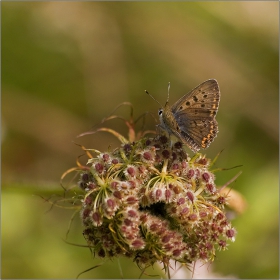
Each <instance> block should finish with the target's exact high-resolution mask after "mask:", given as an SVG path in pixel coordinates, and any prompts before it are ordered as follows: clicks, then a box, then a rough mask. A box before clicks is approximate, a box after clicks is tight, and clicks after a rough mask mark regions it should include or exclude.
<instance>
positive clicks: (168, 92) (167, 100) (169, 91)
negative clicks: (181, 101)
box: [166, 82, 170, 104]
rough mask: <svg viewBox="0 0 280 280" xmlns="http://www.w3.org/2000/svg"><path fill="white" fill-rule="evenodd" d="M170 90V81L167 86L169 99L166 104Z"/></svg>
mask: <svg viewBox="0 0 280 280" xmlns="http://www.w3.org/2000/svg"><path fill="white" fill-rule="evenodd" d="M169 92H170V82H169V83H168V87H167V101H166V104H167V103H168V101H169Z"/></svg>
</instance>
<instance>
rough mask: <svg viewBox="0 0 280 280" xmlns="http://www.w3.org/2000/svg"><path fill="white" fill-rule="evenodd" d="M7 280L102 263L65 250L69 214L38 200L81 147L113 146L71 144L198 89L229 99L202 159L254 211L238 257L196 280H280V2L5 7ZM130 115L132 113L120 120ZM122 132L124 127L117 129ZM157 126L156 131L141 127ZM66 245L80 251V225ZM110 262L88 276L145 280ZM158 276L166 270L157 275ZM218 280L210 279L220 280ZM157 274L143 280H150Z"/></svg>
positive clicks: (243, 218) (64, 274) (238, 223)
mask: <svg viewBox="0 0 280 280" xmlns="http://www.w3.org/2000/svg"><path fill="white" fill-rule="evenodd" d="M1 6H2V126H1V127H2V209H1V210H2V212H1V214H2V219H1V220H2V277H1V278H75V277H76V276H77V274H78V273H79V272H82V271H83V270H86V269H88V268H90V267H91V266H94V265H96V264H99V263H100V262H101V260H99V259H94V260H93V259H92V257H91V255H90V252H89V250H88V249H87V248H81V247H75V246H71V245H68V244H66V243H65V242H64V241H63V239H64V238H65V234H66V231H67V228H68V223H69V220H70V218H71V215H72V213H73V212H72V211H69V210H65V209H59V208H53V209H51V211H48V210H49V209H50V205H49V204H48V203H46V202H45V201H44V200H43V199H42V198H40V197H39V196H44V197H51V195H52V194H59V193H61V192H62V189H61V187H60V184H59V180H60V176H61V174H62V173H63V172H64V171H65V170H66V169H68V168H71V167H72V166H75V161H76V158H77V157H78V156H79V155H81V154H82V151H81V149H80V148H79V147H78V146H76V145H74V144H73V142H72V141H75V142H77V143H80V144H83V145H85V146H86V147H89V148H96V149H99V150H105V149H107V147H108V146H109V145H112V146H117V145H118V142H117V141H116V140H115V139H114V138H113V137H112V136H110V135H108V134H106V133H100V134H98V135H90V136H86V137H83V138H76V136H77V135H78V134H80V133H82V132H85V131H88V130H89V129H91V127H92V126H93V125H95V124H97V123H99V122H100V120H101V119H102V118H104V117H105V116H108V115H109V114H110V113H111V112H112V110H113V109H114V108H115V106H116V105H117V104H119V103H121V102H124V101H129V102H131V103H133V104H134V115H135V117H137V116H139V115H141V114H142V113H144V112H146V111H150V112H153V113H154V114H155V116H156V115H157V110H158V104H157V103H155V102H154V101H153V100H152V99H151V98H149V97H148V96H147V95H146V94H145V92H144V90H145V89H147V90H148V91H149V92H150V93H152V94H153V95H154V97H155V98H156V99H158V100H159V102H160V103H162V104H164V103H165V101H166V98H167V84H168V82H171V91H170V95H171V96H170V102H171V103H173V102H175V101H176V100H177V99H178V98H179V97H181V96H182V95H183V94H185V93H186V92H188V91H189V90H191V89H192V88H194V87H195V86H197V85H198V84H200V83H201V82H203V81H205V80H207V79H210V78H215V79H217V80H218V82H219V85H220V89H221V102H220V107H219V112H218V116H217V120H218V122H219V131H220V132H219V134H218V137H217V138H216V139H215V141H214V142H213V143H212V145H211V146H210V148H209V149H208V150H207V151H205V153H206V154H207V156H208V157H210V158H213V157H214V156H215V155H216V154H217V153H219V152H220V151H221V150H222V149H223V150H224V151H223V153H222V154H221V155H220V157H219V159H218V161H217V167H225V168H228V167H233V166H235V165H240V164H242V165H243V166H242V168H238V169H233V170H230V171H221V172H218V173H217V174H216V176H217V184H218V185H223V184H225V183H226V182H228V181H229V180H230V179H231V178H232V177H233V176H234V175H235V174H237V173H238V172H239V171H240V170H242V172H243V173H242V175H241V176H240V177H239V178H238V179H237V180H236V182H235V183H233V184H231V187H232V188H233V189H235V190H238V191H239V192H240V193H242V194H243V196H244V197H245V199H246V201H247V209H246V211H245V212H244V213H242V214H240V215H237V216H236V217H235V219H234V220H233V222H232V223H233V225H234V226H235V227H236V229H237V231H238V235H237V238H236V242H235V243H233V244H231V245H230V246H229V250H227V251H226V252H221V253H218V254H217V258H216V261H215V262H214V265H213V266H211V268H208V265H206V266H204V267H205V268H206V274H205V275H204V274H203V272H199V271H198V273H197V274H195V277H196V278H206V277H207V273H209V274H210V273H211V274H210V275H212V278H218V277H237V278H278V277H279V255H278V253H279V252H278V250H279V249H278V247H279V239H278V237H279V236H278V233H279V232H278V218H279V214H278V205H279V198H278V195H279V190H278V169H279V165H278V153H279V149H278V126H279V122H278V104H279V97H278V90H279V88H278V83H279V82H278V77H279V69H278V64H279V63H278V62H279V56H278V47H279V45H278V32H279V30H278V21H279V3H278V1H277V2H268V1H259V2H254V1H248V2H247V1H239V2H141V3H140V2H21V3H20V2H16V3H13V2H5V3H3V2H2V5H1ZM118 112H119V114H121V115H122V116H124V117H128V116H129V109H128V108H125V107H124V108H122V109H120V110H119V111H118ZM108 125H110V126H111V127H112V128H115V129H116V130H118V131H121V132H122V133H126V129H125V127H124V125H123V124H122V123H121V122H120V121H111V122H110V123H108ZM146 128H147V129H153V128H154V120H153V119H152V118H151V117H150V118H149V117H148V118H147V120H146ZM68 240H69V241H70V242H73V243H78V244H85V241H84V239H83V236H82V226H81V224H80V222H79V219H76V220H74V222H73V225H72V227H71V231H70V236H69V239H68ZM120 267H121V268H122V270H123V274H121V273H120V272H119V268H118V263H117V261H116V260H115V261H113V262H111V261H107V262H106V263H105V264H104V265H103V266H101V267H99V268H97V269H95V270H92V271H90V272H87V273H85V274H83V275H82V276H81V278H120V277H121V275H123V277H124V278H137V277H138V276H139V274H140V273H139V270H138V268H137V267H136V266H135V265H134V264H132V263H131V262H130V261H129V260H126V259H121V260H120ZM149 271H150V272H149V273H151V274H158V273H160V270H159V269H158V268H157V267H155V270H154V271H153V270H149ZM213 275H215V276H213ZM145 277H148V276H145Z"/></svg>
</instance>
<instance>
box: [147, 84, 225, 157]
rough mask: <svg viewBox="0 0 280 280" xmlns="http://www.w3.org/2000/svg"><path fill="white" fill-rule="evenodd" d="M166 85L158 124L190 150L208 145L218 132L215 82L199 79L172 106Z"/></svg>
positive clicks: (217, 87)
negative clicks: (164, 99)
mask: <svg viewBox="0 0 280 280" xmlns="http://www.w3.org/2000/svg"><path fill="white" fill-rule="evenodd" d="M169 88H170V84H169V86H168V98H167V101H166V103H165V106H164V108H160V109H159V111H158V115H159V119H160V125H159V126H160V128H162V129H163V130H165V131H166V132H167V133H168V134H169V136H170V135H174V136H176V137H177V138H178V139H179V140H180V141H181V142H183V143H184V144H185V145H187V146H188V147H189V148H190V149H191V150H192V151H193V152H198V151H199V150H200V149H206V148H208V147H209V145H210V144H211V143H212V142H213V140H214V138H215V137H216V136H217V133H218V123H217V121H216V119H215V117H216V115H217V112H218V108H219V102H220V89H219V85H218V82H217V81H216V80H215V79H210V80H207V81H205V82H203V83H201V84H200V85H198V86H197V87H196V88H194V89H193V90H191V91H190V92H189V93H187V94H185V95H184V96H182V97H181V98H180V99H179V100H178V101H177V102H175V104H173V105H172V106H171V107H170V106H169V104H168V100H169ZM146 93H148V92H147V91H146ZM148 94H149V93H148ZM152 98H153V97H152ZM153 99H154V98H153Z"/></svg>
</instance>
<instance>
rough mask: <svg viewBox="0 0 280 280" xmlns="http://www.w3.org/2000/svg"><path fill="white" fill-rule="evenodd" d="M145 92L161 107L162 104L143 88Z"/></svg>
mask: <svg viewBox="0 0 280 280" xmlns="http://www.w3.org/2000/svg"><path fill="white" fill-rule="evenodd" d="M145 92H146V93H147V94H148V95H149V96H150V97H152V98H153V99H154V100H155V101H156V102H157V103H158V104H159V106H160V107H162V105H161V104H160V103H159V102H158V101H157V100H156V99H155V98H154V97H153V96H152V95H151V94H150V93H149V92H148V91H147V90H145Z"/></svg>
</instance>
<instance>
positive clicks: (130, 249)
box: [79, 136, 236, 268]
mask: <svg viewBox="0 0 280 280" xmlns="http://www.w3.org/2000/svg"><path fill="white" fill-rule="evenodd" d="M96 152H97V155H96V157H95V158H91V159H90V160H89V161H88V166H89V168H88V170H86V171H83V172H82V173H81V178H80V181H79V186H80V188H81V189H82V190H83V191H84V197H83V199H82V209H81V219H82V221H83V225H84V227H85V229H84V236H85V238H86V240H87V242H88V245H89V247H91V248H92V250H93V252H94V254H97V255H98V256H99V257H109V258H113V257H117V256H120V255H122V256H127V257H129V258H132V259H133V260H134V261H135V262H136V263H137V264H138V266H139V267H140V268H145V267H147V266H150V265H153V264H154V263H155V262H157V261H159V262H161V263H163V264H164V265H165V266H168V263H169V260H171V259H172V260H176V261H178V262H180V263H187V264H189V263H191V262H193V261H196V260H203V261H205V262H207V261H213V259H214V257H215V250H217V249H218V250H224V249H226V248H227V246H228V241H234V239H235V235H236V231H235V229H234V228H233V227H232V225H231V224H230V222H229V221H228V220H227V217H226V215H225V210H224V206H225V204H226V202H227V198H226V196H225V195H222V194H220V193H219V190H218V189H217V187H216V185H215V177H214V175H213V173H211V172H210V171H209V168H210V160H209V159H207V158H205V157H204V156H202V155H201V154H196V155H195V156H193V157H192V158H190V157H189V156H188V154H187V153H186V152H185V150H184V149H183V145H182V143H181V142H176V143H174V144H171V143H170V141H169V139H168V138H167V137H166V136H156V137H155V138H142V139H140V140H139V141H136V142H133V143H129V144H128V143H126V144H122V145H121V147H120V148H117V149H116V150H114V151H112V152H105V153H101V152H98V151H96Z"/></svg>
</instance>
